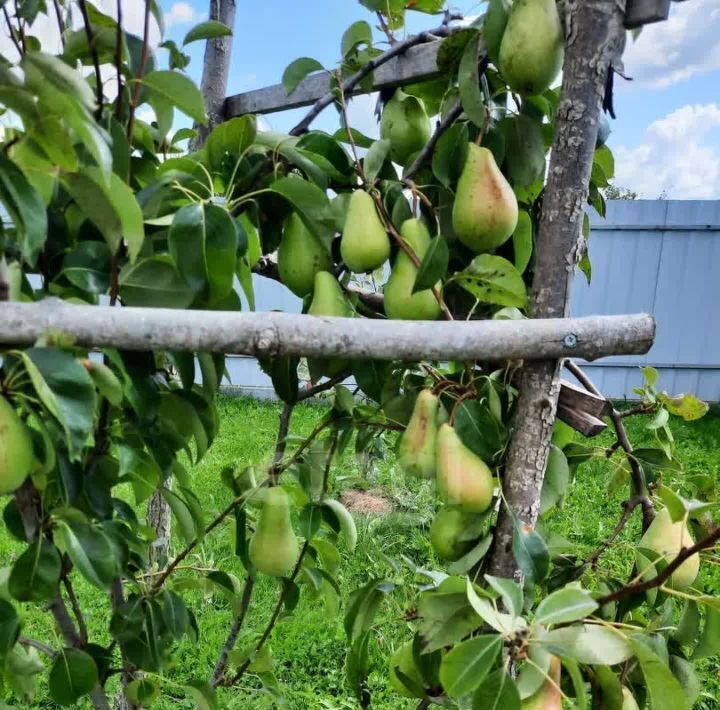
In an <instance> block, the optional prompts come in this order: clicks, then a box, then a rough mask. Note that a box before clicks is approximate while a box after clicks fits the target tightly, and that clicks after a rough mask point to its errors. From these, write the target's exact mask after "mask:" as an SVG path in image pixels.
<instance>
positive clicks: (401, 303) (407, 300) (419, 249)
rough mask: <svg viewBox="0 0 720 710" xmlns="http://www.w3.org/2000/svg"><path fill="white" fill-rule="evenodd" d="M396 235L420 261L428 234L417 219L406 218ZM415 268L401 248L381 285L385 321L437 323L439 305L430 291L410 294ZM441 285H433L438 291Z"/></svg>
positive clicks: (416, 269)
mask: <svg viewBox="0 0 720 710" xmlns="http://www.w3.org/2000/svg"><path fill="white" fill-rule="evenodd" d="M400 234H401V235H402V237H403V239H404V240H405V242H406V243H407V245H408V246H409V247H410V248H411V249H412V250H413V252H414V253H415V256H417V258H418V260H419V261H420V262H422V260H423V257H424V256H425V253H426V252H427V250H428V248H429V247H430V234H429V233H428V231H427V227H425V225H424V224H423V223H422V222H421V221H420V220H419V219H408V220H406V221H405V222H403V225H402V228H401V230H400ZM417 272H418V267H417V266H415V264H413V262H412V259H411V258H410V257H409V256H408V255H407V254H406V253H405V252H404V251H403V250H402V249H401V250H400V251H399V252H398V255H397V258H396V259H395V263H394V264H393V268H392V272H391V273H390V278H389V279H388V282H387V283H386V284H385V289H384V294H385V298H384V303H385V313H386V314H387V316H388V318H395V319H398V320H437V319H438V318H439V316H440V313H441V311H440V304H439V303H438V300H437V298H435V295H434V294H433V292H432V290H430V289H429V288H428V289H424V290H423V291H418V292H417V293H413V286H414V285H415V278H416V277H417ZM440 286H441V283H440V282H439V281H438V283H437V284H435V287H436V288H438V289H439V288H440Z"/></svg>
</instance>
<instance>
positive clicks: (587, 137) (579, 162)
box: [489, 0, 625, 578]
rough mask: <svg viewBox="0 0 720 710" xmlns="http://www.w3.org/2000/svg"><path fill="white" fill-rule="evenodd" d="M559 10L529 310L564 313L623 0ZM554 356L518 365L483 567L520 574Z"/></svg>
mask: <svg viewBox="0 0 720 710" xmlns="http://www.w3.org/2000/svg"><path fill="white" fill-rule="evenodd" d="M565 13H566V15H565V17H566V21H565V27H566V47H565V66H564V74H563V85H562V94H561V97H560V102H559V104H558V108H557V117H556V125H555V136H554V140H553V145H552V152H551V156H550V168H549V172H548V179H547V185H546V187H545V194H544V199H543V207H542V215H541V218H540V228H539V232H538V239H537V246H536V250H535V254H536V259H535V276H534V279H533V288H532V316H533V317H534V318H564V317H566V316H567V315H568V306H569V301H570V299H569V295H570V287H571V284H572V277H573V274H574V271H575V267H576V264H577V262H578V259H579V255H580V247H581V243H582V224H583V216H584V213H585V208H586V202H587V196H588V185H589V180H590V171H591V168H592V161H593V153H594V151H595V141H596V139H597V131H598V121H599V118H600V112H601V106H602V103H603V98H604V96H605V90H606V86H607V85H608V76H609V73H610V72H611V71H612V68H611V66H612V63H613V62H614V61H616V60H618V59H619V57H620V55H621V52H622V49H623V47H624V41H625V30H624V28H623V20H624V13H625V0H567V1H566V2H565ZM560 364H561V361H559V360H538V361H533V362H528V363H527V364H526V365H525V367H524V368H523V370H522V375H521V379H520V397H519V400H518V404H517V411H516V414H515V420H514V424H513V437H512V441H511V444H510V449H509V452H508V459H507V465H506V468H505V472H504V475H503V477H502V486H503V494H504V497H505V501H506V505H503V507H502V509H501V511H500V517H499V520H498V525H497V528H496V536H495V541H494V547H493V550H492V552H491V556H490V560H489V573H490V574H492V575H495V576H499V577H506V578H512V577H519V576H520V572H519V569H518V566H517V563H516V561H515V558H514V556H513V552H512V540H513V528H514V523H513V515H515V516H517V518H518V519H519V521H520V523H521V525H524V526H529V527H530V528H532V527H534V526H535V524H536V522H537V517H538V512H539V508H540V491H541V488H542V483H543V478H544V475H545V467H546V465H547V459H548V452H549V450H550V439H551V436H552V429H553V424H554V422H555V415H556V410H557V400H558V393H559V391H560V383H559V368H560ZM508 508H509V509H510V510H508ZM511 511H512V513H511Z"/></svg>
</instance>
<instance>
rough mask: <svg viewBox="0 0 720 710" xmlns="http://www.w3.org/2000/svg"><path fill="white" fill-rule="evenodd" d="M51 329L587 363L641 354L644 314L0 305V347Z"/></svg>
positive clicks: (152, 346) (90, 342)
mask: <svg viewBox="0 0 720 710" xmlns="http://www.w3.org/2000/svg"><path fill="white" fill-rule="evenodd" d="M48 331H61V332H64V333H67V334H68V335H70V336H71V337H73V338H74V339H75V342H76V343H77V344H78V345H80V346H83V347H88V348H89V347H115V348H122V349H125V350H184V351H193V352H217V353H237V354H244V355H254V356H263V357H272V356H275V355H298V356H300V355H308V356H310V357H320V358H336V357H343V358H350V359H377V360H396V359H397V360H408V361H414V360H466V359H469V358H472V359H478V360H490V361H498V360H520V359H525V360H528V359H533V358H536V359H537V358H549V357H552V358H565V357H568V356H570V355H572V356H574V357H582V358H585V359H595V358H598V357H602V356H604V355H611V354H613V355H619V354H638V353H645V352H647V351H648V350H649V349H650V346H651V344H652V342H653V338H654V336H655V321H654V319H653V317H652V316H650V315H647V314H640V315H629V316H590V317H585V318H558V319H546V320H542V319H535V320H522V321H501V320H487V321H438V322H436V321H398V320H374V319H366V318H329V317H328V318H324V317H323V318H321V317H316V316H310V315H302V314H298V313H281V312H275V311H273V312H270V313H237V312H229V311H194V310H180V309H177V310H174V309H168V308H112V307H110V306H82V305H71V304H68V303H65V302H63V301H60V300H58V299H54V298H48V299H45V300H44V301H41V302H38V303H15V302H12V303H5V304H3V305H2V307H0V344H2V345H5V346H25V345H31V344H32V343H34V342H35V341H36V340H37V339H38V338H40V337H41V336H42V335H44V334H46V333H47V332H48Z"/></svg>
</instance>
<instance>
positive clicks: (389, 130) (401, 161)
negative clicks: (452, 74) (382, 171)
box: [380, 89, 432, 165]
mask: <svg viewBox="0 0 720 710" xmlns="http://www.w3.org/2000/svg"><path fill="white" fill-rule="evenodd" d="M431 133H432V129H431V126H430V119H429V118H428V115H427V113H426V112H425V105H424V104H423V102H422V101H421V100H420V99H419V98H417V97H416V96H411V95H410V94H406V93H405V92H404V91H402V89H398V90H397V91H396V92H395V93H394V94H393V97H392V98H391V99H390V101H388V102H387V103H386V104H385V108H384V109H383V114H382V119H381V120H380V137H381V138H383V139H385V140H389V141H390V157H391V158H392V160H393V162H394V163H398V165H408V163H409V162H410V159H411V158H413V157H414V156H415V154H416V153H418V152H419V151H420V150H422V149H423V147H424V146H425V144H426V143H427V142H428V141H429V140H430V136H431Z"/></svg>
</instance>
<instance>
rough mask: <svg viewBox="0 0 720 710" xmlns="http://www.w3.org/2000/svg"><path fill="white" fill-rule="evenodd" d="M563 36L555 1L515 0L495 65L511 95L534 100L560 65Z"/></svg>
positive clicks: (561, 61)
mask: <svg viewBox="0 0 720 710" xmlns="http://www.w3.org/2000/svg"><path fill="white" fill-rule="evenodd" d="M563 56H564V36H563V28H562V23H561V22H560V15H559V13H558V9H557V4H556V1H555V0H514V2H513V4H512V9H511V10H510V16H509V17H508V19H507V25H506V26H505V30H504V32H503V33H502V39H501V41H500V50H499V56H498V62H497V63H498V65H499V69H500V73H501V74H502V76H503V78H504V79H505V81H506V82H507V83H508V85H509V86H510V88H511V89H512V90H513V91H516V92H517V93H519V94H521V95H522V96H536V95H537V94H541V93H542V92H543V91H545V90H546V89H547V88H548V87H549V86H550V85H551V84H552V82H553V81H554V80H555V78H556V77H557V75H558V73H559V72H560V69H561V68H562V64H563Z"/></svg>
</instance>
